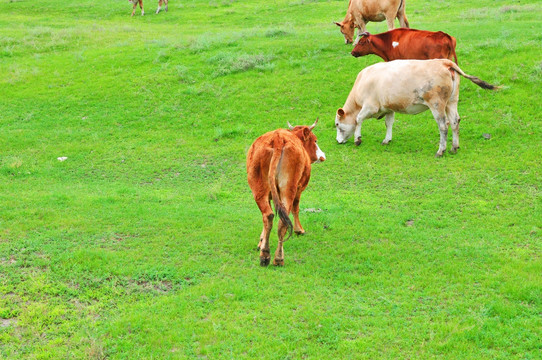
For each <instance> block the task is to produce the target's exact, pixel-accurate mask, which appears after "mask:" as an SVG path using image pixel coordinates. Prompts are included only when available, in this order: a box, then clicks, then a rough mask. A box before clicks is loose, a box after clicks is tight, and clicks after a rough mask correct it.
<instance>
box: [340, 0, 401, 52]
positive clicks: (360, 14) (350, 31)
mask: <svg viewBox="0 0 542 360" xmlns="http://www.w3.org/2000/svg"><path fill="white" fill-rule="evenodd" d="M396 17H397V19H399V24H400V25H401V27H404V28H408V27H409V24H408V20H407V17H406V13H405V0H350V2H349V3H348V10H347V11H346V16H345V18H344V20H343V21H342V22H340V23H339V22H336V23H335V24H336V25H337V26H340V28H341V33H342V34H343V35H344V41H345V43H346V44H351V43H352V41H353V40H354V30H355V28H356V27H357V28H358V34H361V33H364V32H365V25H366V24H367V23H368V22H369V21H376V22H378V21H384V20H386V22H387V23H388V30H391V29H393V28H394V27H395V26H394V23H393V22H394V20H395V18H396Z"/></svg>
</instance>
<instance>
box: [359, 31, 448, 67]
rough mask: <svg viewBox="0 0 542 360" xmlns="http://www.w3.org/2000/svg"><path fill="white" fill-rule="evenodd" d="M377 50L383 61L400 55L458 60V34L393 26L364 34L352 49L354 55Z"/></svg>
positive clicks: (373, 52) (376, 52)
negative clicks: (392, 28)
mask: <svg viewBox="0 0 542 360" xmlns="http://www.w3.org/2000/svg"><path fill="white" fill-rule="evenodd" d="M369 54H375V55H377V56H380V57H381V58H382V59H384V61H392V60H399V59H405V60H406V59H418V60H426V59H449V60H453V61H455V62H456V64H457V56H456V54H455V38H454V37H453V36H450V35H448V34H446V33H444V32H442V31H437V32H433V31H425V30H415V29H404V28H400V29H394V30H390V31H386V32H384V33H381V34H376V35H371V34H369V33H368V32H365V33H363V34H361V37H360V38H359V40H358V42H357V43H356V45H355V46H354V50H352V55H353V56H355V57H359V56H365V55H369Z"/></svg>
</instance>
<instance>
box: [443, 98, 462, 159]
mask: <svg viewBox="0 0 542 360" xmlns="http://www.w3.org/2000/svg"><path fill="white" fill-rule="evenodd" d="M446 112H447V116H448V122H449V123H450V127H451V128H452V149H451V150H450V152H451V153H452V154H455V153H456V152H457V149H459V122H460V121H461V118H460V117H459V113H458V112H457V103H454V104H450V105H448V107H447V111H446Z"/></svg>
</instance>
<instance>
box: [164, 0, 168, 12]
mask: <svg viewBox="0 0 542 360" xmlns="http://www.w3.org/2000/svg"><path fill="white" fill-rule="evenodd" d="M164 3H165V4H166V8H165V9H164V10H166V12H167V3H168V0H164Z"/></svg>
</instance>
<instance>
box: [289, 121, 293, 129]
mask: <svg viewBox="0 0 542 360" xmlns="http://www.w3.org/2000/svg"><path fill="white" fill-rule="evenodd" d="M288 129H290V130H293V129H294V127H293V126H292V124H290V122H289V121H288Z"/></svg>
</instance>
